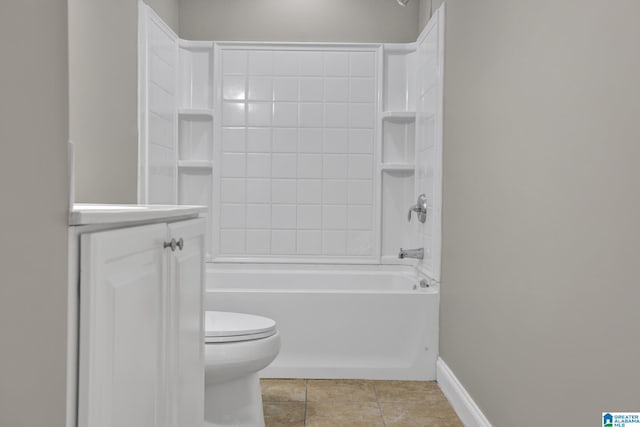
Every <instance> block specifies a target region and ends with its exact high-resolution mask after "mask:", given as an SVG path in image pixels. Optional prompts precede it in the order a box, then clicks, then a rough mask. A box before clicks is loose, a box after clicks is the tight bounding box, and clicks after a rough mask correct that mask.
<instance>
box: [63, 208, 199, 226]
mask: <svg viewBox="0 0 640 427" xmlns="http://www.w3.org/2000/svg"><path fill="white" fill-rule="evenodd" d="M206 211H207V207H206V206H188V205H180V206H178V205H102V204H95V203H75V204H74V205H73V209H72V210H71V212H70V213H69V225H90V224H111V223H118V222H138V221H153V220H156V219H175V218H187V217H197V216H198V215H199V214H200V213H204V212H206Z"/></svg>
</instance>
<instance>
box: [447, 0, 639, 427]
mask: <svg viewBox="0 0 640 427" xmlns="http://www.w3.org/2000/svg"><path fill="white" fill-rule="evenodd" d="M446 14H447V29H446V32H447V35H446V37H447V39H446V76H445V77H446V78H445V104H446V105H445V142H444V215H443V218H444V230H443V233H444V235H443V237H444V247H443V274H442V305H441V313H442V314H441V332H440V335H441V345H440V350H441V356H442V358H443V359H444V361H445V362H446V363H447V364H448V365H449V366H450V367H451V369H452V370H453V371H454V373H455V374H456V376H457V377H458V378H459V379H460V380H461V382H462V384H463V385H464V386H465V387H466V389H467V390H468V391H469V392H470V394H471V395H472V397H473V398H474V399H475V401H476V402H477V403H478V404H479V406H480V407H481V409H482V410H483V411H484V413H485V414H486V415H487V416H488V418H489V420H490V421H491V422H492V423H493V425H494V426H496V427H511V426H519V427H528V426H532V427H533V426H535V427H538V426H541V425H547V424H548V422H549V420H561V421H560V422H561V423H563V422H566V423H567V425H572V426H587V425H592V426H594V425H600V424H598V423H600V421H599V420H600V416H601V412H602V411H616V410H620V411H624V410H627V411H633V410H636V411H637V410H638V391H637V384H638V383H639V382H640V369H639V368H638V361H639V360H640V341H638V339H637V337H638V325H640V310H639V309H638V301H640V286H639V285H638V283H639V279H638V260H640V244H639V242H640V214H639V212H640V190H639V187H638V185H639V183H640V167H638V159H640V126H638V117H640V85H639V84H638V76H640V55H639V54H638V49H639V43H640V26H638V21H640V2H638V1H637V0H617V1H615V2H613V4H611V5H609V4H603V3H602V2H601V1H596V0H588V1H585V0H566V1H561V2H558V1H552V0H543V1H536V2H514V1H507V0H502V1H499V0H488V1H484V2H475V1H464V0H448V1H447V11H446ZM565 420H566V421H565Z"/></svg>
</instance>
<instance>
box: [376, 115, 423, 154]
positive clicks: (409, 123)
mask: <svg viewBox="0 0 640 427" xmlns="http://www.w3.org/2000/svg"><path fill="white" fill-rule="evenodd" d="M415 129H416V126H415V115H414V118H413V119H411V118H406V117H387V118H385V119H383V120H382V163H383V164H391V163H403V164H413V162H414V157H415V139H416V132H415Z"/></svg>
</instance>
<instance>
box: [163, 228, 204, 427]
mask: <svg viewBox="0 0 640 427" xmlns="http://www.w3.org/2000/svg"><path fill="white" fill-rule="evenodd" d="M204 228H205V223H204V220H202V219H197V220H192V221H181V222H176V223H173V224H169V234H168V236H169V239H172V238H173V239H176V240H177V241H180V239H182V240H181V241H182V243H183V244H182V248H181V249H180V248H177V249H176V250H175V251H173V252H172V253H171V256H169V264H168V278H169V280H168V283H169V285H168V289H169V300H170V304H169V307H170V308H169V312H170V316H169V319H170V321H169V324H170V326H169V333H168V336H169V337H170V340H172V342H170V344H169V348H170V349H171V350H170V351H169V357H170V361H169V365H170V367H171V369H170V380H169V390H170V393H171V395H170V401H171V405H170V407H171V415H170V419H171V423H170V424H171V426H175V427H201V426H202V424H203V418H204V333H203V331H204V326H203V307H202V297H203V290H204V263H203V261H204V258H203V253H204Z"/></svg>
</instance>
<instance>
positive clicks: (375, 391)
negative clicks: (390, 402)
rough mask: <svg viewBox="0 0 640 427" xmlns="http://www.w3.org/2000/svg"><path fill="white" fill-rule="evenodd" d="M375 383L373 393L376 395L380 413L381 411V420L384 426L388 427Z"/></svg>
mask: <svg viewBox="0 0 640 427" xmlns="http://www.w3.org/2000/svg"><path fill="white" fill-rule="evenodd" d="M372 383H373V392H374V394H375V395H376V404H377V405H378V411H380V419H381V420H382V426H383V427H387V421H386V420H385V419H384V415H383V413H382V406H380V399H379V398H378V388H377V387H376V383H375V382H374V381H372Z"/></svg>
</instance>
